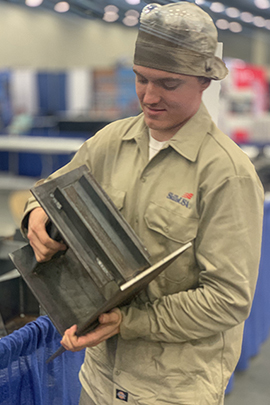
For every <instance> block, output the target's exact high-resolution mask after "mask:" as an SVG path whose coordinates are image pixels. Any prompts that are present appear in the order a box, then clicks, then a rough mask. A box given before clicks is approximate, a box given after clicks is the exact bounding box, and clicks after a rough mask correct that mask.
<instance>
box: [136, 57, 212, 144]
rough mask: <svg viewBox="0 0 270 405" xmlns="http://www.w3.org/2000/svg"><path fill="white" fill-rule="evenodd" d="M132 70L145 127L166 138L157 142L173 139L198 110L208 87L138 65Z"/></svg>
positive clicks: (196, 80) (191, 78)
mask: <svg viewBox="0 0 270 405" xmlns="http://www.w3.org/2000/svg"><path fill="white" fill-rule="evenodd" d="M133 70H134V72H135V74H136V93H137V96H138V98H139V101H140V104H141V108H142V110H143V113H144V119H145V123H146V125H147V126H148V127H149V128H151V129H152V130H153V131H152V132H153V133H154V134H157V133H158V134H159V135H158V136H157V139H158V138H163V139H158V140H166V139H170V138H171V137H172V136H173V135H174V134H175V133H176V132H177V131H178V130H179V129H180V128H181V127H182V126H183V125H184V124H185V123H186V122H187V121H188V120H189V119H190V118H191V117H192V116H193V115H194V114H195V113H196V112H197V111H198V108H199V106H200V103H201V97H202V93H203V91H204V90H205V89H206V88H207V87H208V85H209V84H208V83H203V82H202V81H200V80H199V79H198V78H197V77H195V76H187V75H181V74H178V73H168V72H165V71H163V70H157V69H151V68H147V67H143V66H138V65H134V67H133ZM152 132H151V133H152ZM154 137H155V136H154Z"/></svg>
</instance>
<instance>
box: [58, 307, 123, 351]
mask: <svg viewBox="0 0 270 405" xmlns="http://www.w3.org/2000/svg"><path fill="white" fill-rule="evenodd" d="M98 320H99V323H100V325H99V326H98V327H97V328H96V329H94V330H93V331H92V332H90V333H87V335H84V336H80V337H78V336H77V335H76V334H75V333H76V331H77V325H73V326H72V327H71V328H69V329H67V330H66V331H65V334H64V336H63V339H62V340H61V345H62V346H64V348H65V349H67V350H71V351H72V352H78V351H79V350H82V349H84V348H86V347H94V346H97V345H98V344H99V343H101V342H103V341H104V340H107V339H109V338H110V337H112V336H114V335H117V334H118V333H119V332H120V324H121V322H122V315H121V311H120V309H118V308H115V309H113V310H112V311H110V312H109V313H106V314H102V315H100V317H99V319H98Z"/></svg>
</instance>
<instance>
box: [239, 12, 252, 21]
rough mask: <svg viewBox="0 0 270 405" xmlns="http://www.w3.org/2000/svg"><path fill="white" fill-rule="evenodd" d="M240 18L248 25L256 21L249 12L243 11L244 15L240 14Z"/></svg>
mask: <svg viewBox="0 0 270 405" xmlns="http://www.w3.org/2000/svg"><path fill="white" fill-rule="evenodd" d="M240 18H241V20H242V21H244V22H246V23H251V22H253V20H254V15H253V14H251V13H249V12H248V11H243V13H241V14H240Z"/></svg>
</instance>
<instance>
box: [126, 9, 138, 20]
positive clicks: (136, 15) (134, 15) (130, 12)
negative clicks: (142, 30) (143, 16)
mask: <svg viewBox="0 0 270 405" xmlns="http://www.w3.org/2000/svg"><path fill="white" fill-rule="evenodd" d="M125 15H126V16H127V17H128V16H133V17H136V18H139V17H140V13H139V12H138V11H137V10H128V11H127V12H126V14H125Z"/></svg>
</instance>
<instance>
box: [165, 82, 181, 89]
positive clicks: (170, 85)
mask: <svg viewBox="0 0 270 405" xmlns="http://www.w3.org/2000/svg"><path fill="white" fill-rule="evenodd" d="M178 86H179V83H175V82H173V83H171V82H169V83H162V87H163V88H164V89H165V90H176V89H177V87H178Z"/></svg>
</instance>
